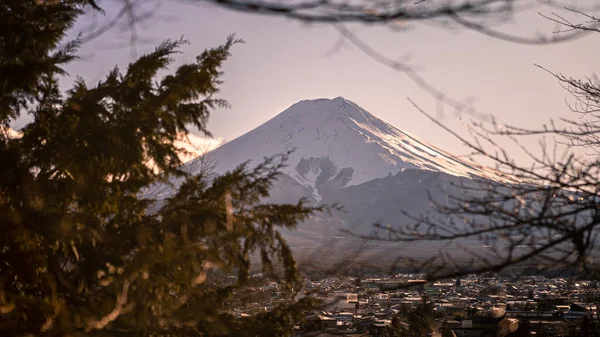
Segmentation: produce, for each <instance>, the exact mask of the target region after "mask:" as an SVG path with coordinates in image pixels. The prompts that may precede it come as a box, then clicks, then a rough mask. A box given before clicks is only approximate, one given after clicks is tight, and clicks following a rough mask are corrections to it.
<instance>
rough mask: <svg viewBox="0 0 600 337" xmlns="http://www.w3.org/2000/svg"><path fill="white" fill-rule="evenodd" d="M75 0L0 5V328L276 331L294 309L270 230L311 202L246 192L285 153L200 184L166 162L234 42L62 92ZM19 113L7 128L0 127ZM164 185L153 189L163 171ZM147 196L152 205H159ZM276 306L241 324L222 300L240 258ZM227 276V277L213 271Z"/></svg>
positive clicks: (286, 253) (260, 183)
mask: <svg viewBox="0 0 600 337" xmlns="http://www.w3.org/2000/svg"><path fill="white" fill-rule="evenodd" d="M90 8H93V9H94V10H99V9H98V7H97V6H96V5H95V4H94V3H93V2H92V1H90V0H88V1H86V0H64V1H40V0H38V1H34V0H5V1H2V2H1V3H0V32H1V33H0V122H1V125H2V129H1V132H0V335H2V336H213V335H240V336H264V335H270V336H277V335H288V334H290V331H291V326H293V323H294V322H295V321H296V320H297V319H298V318H300V314H301V313H302V310H303V309H304V308H307V307H309V306H310V305H311V303H312V302H311V300H310V299H309V298H305V299H302V300H298V301H296V298H298V296H297V294H298V292H299V290H300V289H301V280H300V278H299V275H298V272H297V270H296V264H295V262H294V259H293V256H292V253H291V251H290V248H289V247H288V245H287V244H286V242H285V240H284V239H283V238H282V237H281V235H280V233H279V232H278V228H280V227H294V226H295V225H296V223H297V222H298V221H301V220H302V219H304V218H305V217H307V216H309V215H310V214H312V213H313V212H315V211H317V209H314V208H309V207H305V206H304V205H303V203H302V202H299V203H298V204H295V205H271V204H263V203H261V199H262V198H263V197H265V196H267V195H268V193H269V187H270V186H271V183H272V181H273V180H274V179H275V178H276V177H277V174H278V172H279V169H280V168H281V165H283V162H284V159H285V156H282V157H279V158H271V159H267V160H265V162H264V163H262V164H261V165H259V166H258V167H254V168H251V167H248V166H247V165H242V166H241V167H239V168H238V169H236V170H234V171H233V172H230V173H227V174H225V175H222V176H220V177H217V178H215V179H213V180H210V181H209V180H208V179H207V177H206V176H205V175H204V174H199V175H191V174H189V173H187V172H185V171H184V170H182V169H181V164H182V163H181V161H180V159H179V154H180V153H181V151H183V150H182V149H181V148H179V147H178V145H177V142H176V140H177V139H179V138H180V137H181V136H182V135H186V134H187V133H188V132H189V128H190V127H192V126H195V127H196V128H197V129H199V130H200V131H201V132H204V133H205V134H207V135H208V134H209V132H208V130H207V129H206V122H207V118H208V116H209V113H210V112H211V111H213V109H215V108H217V107H224V106H226V102H225V101H223V100H220V99H216V98H215V95H216V94H217V93H218V90H219V85H220V83H221V82H220V76H221V71H220V67H221V64H222V63H223V62H224V61H225V60H226V59H227V57H228V56H229V52H230V49H231V47H232V46H233V45H234V44H235V43H236V42H237V40H235V39H234V38H233V37H231V38H229V39H228V40H227V41H226V43H225V44H223V45H222V46H219V47H216V48H213V49H208V50H206V51H204V52H203V53H201V54H200V55H199V56H198V57H197V58H196V61H195V62H194V63H190V64H184V65H182V66H180V67H178V68H177V69H175V70H173V71H172V72H171V73H170V74H168V75H166V76H164V77H160V76H159V75H158V73H159V72H161V73H162V72H164V71H166V70H169V69H168V66H169V65H170V63H171V62H172V60H173V56H174V55H175V54H176V53H177V52H178V49H179V48H180V46H181V45H182V44H183V43H185V41H183V40H177V41H165V42H164V43H162V44H160V45H159V46H158V47H157V48H156V49H155V50H154V51H153V52H151V53H148V54H146V55H143V56H141V57H140V58H138V59H137V60H135V61H134V62H132V63H131V64H129V66H128V67H127V68H126V69H123V70H121V69H118V68H115V69H113V70H112V71H110V72H109V73H108V74H107V75H106V77H105V78H104V79H103V80H101V81H100V82H98V83H97V84H93V85H91V84H88V83H86V82H85V81H84V80H83V79H79V80H77V81H76V83H75V84H74V85H73V87H72V88H71V89H70V90H68V91H67V92H66V93H63V90H62V88H60V87H59V83H58V81H59V79H60V77H61V76H63V75H64V74H65V72H64V70H63V68H64V66H65V65H66V64H68V63H69V62H71V61H73V60H74V59H75V58H76V52H77V47H78V41H73V42H65V34H66V33H67V31H68V29H69V28H70V27H72V26H73V24H74V22H75V20H76V19H77V18H78V17H79V16H80V15H81V14H82V13H83V11H84V10H87V9H90ZM23 115H29V117H30V120H31V121H30V123H28V124H27V125H26V126H25V127H24V128H23V129H22V130H20V134H18V135H17V134H15V133H14V132H12V131H11V130H10V129H9V125H11V123H12V122H13V121H14V120H15V119H16V118H18V117H19V116H23ZM175 178H177V181H179V182H181V183H180V184H179V185H178V186H176V187H178V190H177V192H176V193H175V194H174V195H173V196H171V197H169V198H167V199H165V200H157V199H156V195H155V194H153V193H151V192H152V191H153V188H155V187H156V186H160V185H161V184H167V183H168V182H170V181H173V179H175ZM159 201H160V202H159ZM253 257H257V258H256V259H258V260H259V261H260V263H258V264H257V265H256V266H257V267H260V268H262V270H263V272H264V273H265V275H267V276H268V277H271V278H272V279H275V280H277V281H278V282H279V283H280V289H282V290H283V292H284V293H285V294H286V296H287V297H286V298H287V301H286V303H285V304H284V305H281V306H279V307H276V308H275V309H274V310H272V311H269V312H264V313H261V314H260V315H258V316H255V317H250V318H248V319H245V320H243V321H240V320H236V319H235V317H234V316H233V315H231V313H230V311H229V308H228V306H227V305H228V303H229V301H230V300H231V298H232V296H233V294H234V291H239V290H240V289H241V288H242V287H243V286H244V284H246V282H247V280H248V277H249V273H250V270H251V268H253V266H254V265H255V264H253V263H252V262H253V261H255V260H256V259H253ZM227 273H233V274H234V275H235V278H234V280H235V281H233V282H228V283H224V282H222V278H220V276H222V275H226V274H227Z"/></svg>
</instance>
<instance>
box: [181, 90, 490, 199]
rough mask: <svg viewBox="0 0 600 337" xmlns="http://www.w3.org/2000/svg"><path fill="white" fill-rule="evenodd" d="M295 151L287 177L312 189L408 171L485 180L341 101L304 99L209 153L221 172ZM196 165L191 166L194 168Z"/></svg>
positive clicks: (479, 171)
mask: <svg viewBox="0 0 600 337" xmlns="http://www.w3.org/2000/svg"><path fill="white" fill-rule="evenodd" d="M292 149H293V150H294V152H293V153H292V154H291V155H290V158H289V162H288V167H287V168H286V169H285V171H284V173H286V174H287V175H289V176H290V177H291V178H293V179H294V180H295V181H297V182H298V183H300V184H301V185H302V186H305V187H306V188H308V189H309V190H311V191H312V194H313V196H314V197H315V199H316V200H317V201H318V200H320V199H321V196H322V194H323V193H324V191H326V190H328V189H339V188H343V187H346V186H351V185H358V184H361V183H364V182H367V181H370V180H373V179H376V178H382V177H385V176H387V175H393V174H396V173H398V172H400V171H402V170H404V169H407V168H415V169H423V170H429V171H438V172H445V173H448V174H451V175H455V176H465V177H472V176H485V174H484V171H483V170H482V169H481V168H480V167H477V166H476V165H474V164H473V163H468V162H466V161H464V160H461V159H459V158H457V157H456V156H454V155H451V154H449V153H448V152H446V151H443V150H441V149H438V148H436V147H435V146H433V145H431V144H427V143H426V142H424V141H421V140H419V139H418V138H416V137H414V136H412V135H410V134H408V133H406V132H404V131H402V130H400V129H398V128H396V127H394V126H393V125H391V124H389V123H387V122H385V121H383V120H381V119H379V118H377V117H376V116H374V115H372V114H371V113H369V112H367V111H366V110H364V109H362V108H361V107H360V106H358V105H357V104H355V103H353V102H352V101H349V100H347V99H345V98H342V97H337V98H334V99H315V100H304V101H300V102H298V103H296V104H294V105H292V106H291V107H289V108H288V109H286V110H285V111H283V112H282V113H280V114H279V115H277V116H275V117H274V118H272V119H271V120H269V121H267V122H266V123H264V124H262V125H261V126H259V127H257V128H256V129H254V130H252V131H250V132H248V133H246V134H244V135H243V136H241V137H238V138H236V139H234V140H232V141H231V142H228V143H226V144H224V145H222V146H221V147H219V148H217V149H216V150H213V151H212V152H210V153H209V154H208V157H209V158H210V159H211V160H214V163H215V171H216V172H217V173H222V172H225V171H228V170H231V169H233V168H235V167H236V166H237V165H239V164H241V163H243V162H245V161H248V160H250V161H251V163H252V164H258V163H259V162H260V161H261V160H262V159H263V158H264V157H268V156H273V155H277V154H281V153H283V152H286V151H288V150H292ZM193 164H194V161H192V162H190V163H188V164H186V165H193Z"/></svg>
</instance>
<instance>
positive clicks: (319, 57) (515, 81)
mask: <svg viewBox="0 0 600 337" xmlns="http://www.w3.org/2000/svg"><path fill="white" fill-rule="evenodd" d="M580 2H582V3H583V2H585V1H584V0H582V1H580ZM161 3H162V6H161V7H160V9H159V10H158V12H157V13H158V14H159V16H158V17H156V18H154V19H153V20H150V21H148V22H147V24H146V25H144V26H142V27H140V29H139V32H140V36H141V37H142V38H144V41H142V42H139V43H138V44H137V47H136V50H132V49H131V48H129V47H126V46H125V47H124V43H125V45H127V43H126V42H127V38H128V35H127V33H126V32H125V33H123V32H118V31H113V32H111V33H109V34H105V35H103V36H102V37H101V38H98V39H96V40H94V41H92V42H90V43H88V44H86V45H85V46H84V48H83V49H82V56H83V59H82V60H80V61H78V62H76V63H74V64H73V65H72V66H70V67H69V69H68V70H69V72H70V73H71V75H79V76H82V77H83V78H84V79H86V80H87V81H89V82H94V81H98V80H99V79H101V78H102V77H103V76H104V74H106V72H107V71H108V70H109V69H110V68H111V67H113V66H114V65H115V64H119V65H121V66H122V67H124V66H125V65H126V64H127V63H128V62H129V61H130V60H131V57H132V53H134V52H137V53H138V55H139V54H140V53H142V52H144V51H148V50H150V49H151V48H153V46H154V45H156V44H158V43H159V42H160V41H162V40H164V39H166V38H175V39H176V38H179V37H180V36H184V37H185V38H186V39H188V40H190V42H191V45H189V46H186V47H185V48H184V50H183V51H184V54H181V55H179V56H178V57H177V62H178V63H181V62H188V61H191V60H193V58H194V57H195V56H196V55H197V54H199V53H200V52H201V51H202V50H203V49H204V48H207V47H212V46H216V45H218V44H220V43H222V42H224V41H225V39H226V37H227V36H228V35H229V34H232V33H235V34H237V36H238V37H240V38H242V39H244V40H245V41H246V43H245V44H243V45H237V46H235V47H234V48H233V50H232V52H233V55H232V57H231V58H230V59H229V60H228V61H227V62H226V64H225V67H224V71H225V72H226V74H225V76H224V81H225V83H224V84H223V86H222V92H221V94H220V96H221V97H222V98H225V99H227V100H228V101H229V102H230V103H231V105H232V108H231V109H229V110H219V111H216V112H215V113H214V114H213V115H212V116H211V118H210V122H209V125H208V126H209V130H210V131H212V133H213V134H214V136H215V137H219V138H222V139H224V140H232V139H234V138H235V137H237V136H240V135H242V134H243V133H245V132H247V131H250V130H251V129H253V128H255V127H256V126H258V125H260V124H262V123H264V122H265V121H267V120H268V119H270V118H272V117H273V116H275V115H276V114H278V113H279V112H281V111H282V110H284V109H285V108H287V107H289V106H290V105H292V104H293V103H295V102H297V101H299V100H303V99H312V98H322V97H325V98H334V97H337V96H343V97H345V98H347V99H350V100H352V101H354V102H356V103H357V104H359V105H360V106H362V107H363V108H365V109H366V110H368V111H370V112H371V113H373V114H375V115H377V116H378V117H380V118H382V119H385V120H386V121H388V122H390V123H392V124H394V125H396V126H397V127H399V128H401V129H403V130H405V131H407V132H409V133H412V134H414V135H416V136H418V137H420V138H422V139H424V140H426V141H429V142H431V143H433V144H436V145H438V146H440V147H442V148H445V149H447V150H449V151H452V152H457V153H465V152H466V151H465V149H464V147H462V146H461V145H460V143H459V142H458V141H457V140H455V139H453V138H452V136H450V135H449V134H447V133H446V132H444V131H443V130H441V129H440V128H439V127H437V126H435V125H434V124H433V123H432V122H430V121H428V120H427V119H426V118H425V117H423V116H422V115H420V114H419V113H418V111H416V110H415V109H414V108H413V107H412V106H411V105H410V104H409V103H408V101H407V97H410V98H412V99H413V100H414V101H416V102H417V103H418V104H420V105H421V106H422V107H423V108H424V109H426V110H427V111H430V112H432V113H434V114H435V113H436V108H437V105H436V102H435V100H434V99H433V98H432V97H431V96H430V95H428V94H427V93H426V92H423V91H422V90H421V89H420V88H418V87H417V86H416V85H414V84H413V83H412V82H411V81H409V80H408V78H407V77H406V76H405V75H404V74H402V73H399V72H395V71H393V70H391V69H390V68H387V67H385V66H383V65H381V64H379V63H377V62H376V61H374V60H372V59H371V58H369V57H368V56H366V55H364V54H362V53H361V52H360V51H359V50H358V49H356V48H355V47H353V46H351V45H350V44H349V43H346V44H345V46H344V47H343V48H341V49H339V50H337V51H336V52H335V53H331V50H332V48H333V47H334V45H336V43H337V42H338V41H339V39H340V35H339V33H338V32H337V31H336V30H335V29H334V28H332V27H331V26H328V25H305V24H302V23H298V22H295V21H290V20H287V19H283V18H274V17H266V16H257V15H250V14H241V13H233V12H229V11H227V10H224V9H220V8H216V7H213V6H210V5H203V6H189V5H184V4H181V3H177V2H171V1H162V2H161ZM100 4H101V6H104V7H105V8H107V9H108V16H107V18H109V17H110V13H111V12H112V11H114V9H115V8H114V3H113V2H109V1H104V2H101V3H100ZM538 11H544V12H545V13H549V12H550V9H543V8H536V9H534V10H532V11H529V12H527V13H524V14H521V15H519V16H518V17H517V20H516V22H515V23H513V24H511V25H508V26H504V27H503V28H502V29H503V30H504V31H509V32H513V33H519V34H521V35H526V36H533V35H534V34H535V33H536V32H538V31H543V32H552V31H553V29H555V25H553V24H551V23H549V22H548V21H547V20H545V19H543V18H541V17H539V16H538V14H537V12H538ZM86 20H89V18H87V19H86ZM104 20H105V19H104ZM87 23H89V22H87V21H86V22H81V23H80V25H78V26H77V27H76V29H75V30H74V32H78V31H80V30H81V29H83V26H84V24H87ZM350 29H351V30H352V31H353V32H355V33H356V34H357V35H358V36H359V37H360V38H362V39H363V40H364V41H365V42H367V43H369V44H371V45H372V46H373V47H374V48H375V49H377V50H378V51H379V52H381V53H383V54H385V55H387V56H389V57H391V58H394V59H401V58H407V57H408V58H409V60H410V61H409V63H410V64H411V65H414V66H416V67H418V69H420V74H421V75H422V76H423V77H425V78H426V79H427V80H428V81H430V82H431V83H432V84H434V85H435V86H436V87H437V88H439V89H440V90H442V91H443V92H445V93H447V94H448V95H449V96H451V97H453V98H456V99H460V100H463V99H467V98H469V97H472V98H474V99H475V103H474V105H475V107H477V108H478V109H479V110H481V111H483V112H486V113H490V114H492V115H493V116H495V117H496V118H497V119H498V120H500V121H503V122H508V123H513V124H518V125H523V126H537V125H541V123H543V122H546V121H548V120H549V119H550V118H556V117H559V116H568V109H567V107H566V106H565V99H566V98H567V93H566V92H565V91H564V90H563V89H562V88H561V87H560V85H559V84H558V83H557V82H556V81H555V80H554V79H553V78H552V77H551V76H550V75H549V74H548V73H546V72H544V71H543V70H541V69H539V68H537V67H535V66H534V65H533V64H534V63H537V64H540V65H542V66H544V67H546V68H548V69H550V70H553V71H556V72H562V73H564V74H567V75H573V76H584V75H592V74H594V73H596V72H597V70H598V69H597V65H598V56H599V55H600V54H599V51H600V50H599V45H598V41H599V40H598V39H599V38H600V36H594V35H590V36H588V37H586V38H583V39H580V40H577V41H573V42H569V43H564V44H559V45H553V46H525V45H517V44H513V43H509V42H504V41H500V40H497V39H493V38H489V37H486V36H483V35H481V34H478V33H475V32H470V31H465V30H456V31H449V30H447V29H442V28H437V27H433V26H424V25H415V26H413V29H412V30H410V31H406V32H392V31H390V30H389V29H386V28H383V27H374V26H361V25H353V26H351V27H350ZM66 83H67V82H65V84H66ZM441 118H443V121H444V122H445V123H448V124H449V125H450V126H452V127H454V128H460V124H459V123H458V122H457V116H456V115H455V114H453V113H452V110H451V109H449V108H447V109H446V113H445V114H444V115H442V116H441Z"/></svg>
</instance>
